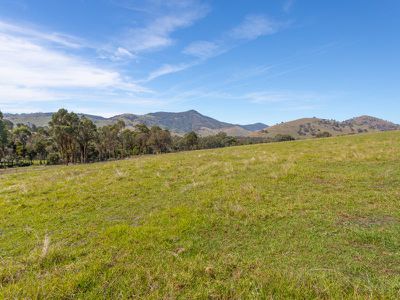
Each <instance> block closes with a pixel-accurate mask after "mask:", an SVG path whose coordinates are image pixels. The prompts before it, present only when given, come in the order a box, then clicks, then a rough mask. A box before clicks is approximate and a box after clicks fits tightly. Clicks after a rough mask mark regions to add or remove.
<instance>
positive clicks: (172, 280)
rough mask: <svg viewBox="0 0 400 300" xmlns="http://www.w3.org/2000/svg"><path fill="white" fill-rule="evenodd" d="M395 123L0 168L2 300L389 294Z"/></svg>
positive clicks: (399, 137)
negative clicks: (358, 130)
mask: <svg viewBox="0 0 400 300" xmlns="http://www.w3.org/2000/svg"><path fill="white" fill-rule="evenodd" d="M399 153H400V132H384V133H374V134H363V135H353V136H343V137H334V138H329V139H313V140H306V141H294V142H288V143H274V144H262V145H252V146H242V147H234V148H223V149H214V150H202V151H191V152H181V153H171V154H166V155H158V156H142V157H136V158H132V159H127V160H121V161H113V162H106V163H95V164H89V165H74V166H68V167H67V166H53V167H29V168H25V169H14V170H12V169H10V170H3V171H0V257H1V259H0V298H1V299H72V298H76V299H105V298H107V299H125V298H130V299H176V298H178V299H235V298H236V299H272V298H273V299H282V298H286V299H315V298H320V299H332V298H333V299H348V298H356V299H399V296H400V254H399V249H400V202H399V197H400V155H399Z"/></svg>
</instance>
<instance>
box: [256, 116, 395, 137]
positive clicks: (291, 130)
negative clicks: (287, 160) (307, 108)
mask: <svg viewBox="0 0 400 300" xmlns="http://www.w3.org/2000/svg"><path fill="white" fill-rule="evenodd" d="M396 129H400V125H396V124H394V123H391V122H388V121H385V120H381V119H378V118H374V117H370V116H361V117H357V118H353V119H350V120H347V121H344V122H338V121H335V120H326V119H319V118H303V119H298V120H294V121H290V122H284V123H281V124H277V125H274V126H271V127H268V128H266V129H265V130H264V131H263V132H262V133H258V134H257V135H261V136H266V137H271V138H273V137H274V136H276V135H277V134H289V135H291V136H293V137H294V138H296V139H307V138H310V137H315V136H317V135H318V134H321V133H323V132H328V133H329V134H330V135H331V136H339V135H346V134H357V133H365V132H377V131H386V130H396ZM253 135H256V134H253Z"/></svg>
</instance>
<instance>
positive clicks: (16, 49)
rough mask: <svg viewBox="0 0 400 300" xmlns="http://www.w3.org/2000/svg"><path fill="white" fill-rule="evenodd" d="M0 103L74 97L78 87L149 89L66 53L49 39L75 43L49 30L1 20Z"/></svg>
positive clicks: (127, 91) (83, 88)
mask: <svg viewBox="0 0 400 300" xmlns="http://www.w3.org/2000/svg"><path fill="white" fill-rule="evenodd" d="M0 24H1V26H0V58H1V59H0V103H2V104H4V103H7V102H10V101H11V102H13V101H49V100H53V101H56V100H61V99H66V98H68V97H73V93H74V92H75V90H86V91H87V93H88V94H90V93H93V90H103V91H106V90H119V91H120V92H121V93H141V92H146V91H147V90H146V89H145V88H144V87H141V86H139V85H138V84H136V83H135V82H133V81H132V80H131V79H129V78H126V77H125V76H123V75H122V74H121V73H119V72H118V71H116V70H112V69H108V68H104V67H101V66H98V65H95V64H93V63H89V62H87V61H86V60H85V59H84V58H82V57H76V56H73V55H69V54H65V53H64V52H63V51H62V50H60V49H58V48H57V47H54V45H53V46H50V45H48V42H51V43H56V44H58V45H63V46H66V47H70V46H73V47H75V44H71V43H69V42H68V43H67V42H66V40H64V39H59V38H58V37H59V36H57V38H54V35H52V34H48V33H46V32H39V31H33V30H30V29H24V28H22V27H20V26H17V25H12V24H7V23H4V22H1V23H0Z"/></svg>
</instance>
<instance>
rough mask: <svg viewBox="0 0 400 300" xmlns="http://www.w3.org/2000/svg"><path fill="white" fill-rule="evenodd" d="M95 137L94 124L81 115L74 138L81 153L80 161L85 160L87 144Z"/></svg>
mask: <svg viewBox="0 0 400 300" xmlns="http://www.w3.org/2000/svg"><path fill="white" fill-rule="evenodd" d="M95 138H96V125H95V124H94V123H93V122H92V121H91V120H89V119H87V118H86V117H84V116H83V117H81V119H80V120H79V124H78V129H77V134H76V140H77V142H78V145H79V151H80V155H81V163H86V162H87V158H88V149H89V145H90V143H91V142H92V141H94V139H95Z"/></svg>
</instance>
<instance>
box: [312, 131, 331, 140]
mask: <svg viewBox="0 0 400 300" xmlns="http://www.w3.org/2000/svg"><path fill="white" fill-rule="evenodd" d="M331 136H332V134H330V133H329V132H328V131H324V132H320V133H318V134H317V135H316V136H315V137H317V138H326V137H331Z"/></svg>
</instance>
